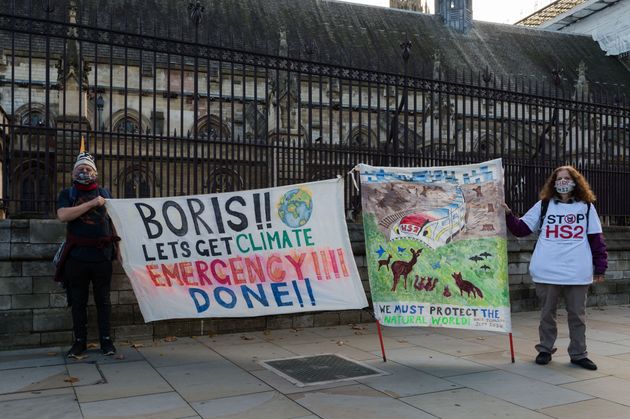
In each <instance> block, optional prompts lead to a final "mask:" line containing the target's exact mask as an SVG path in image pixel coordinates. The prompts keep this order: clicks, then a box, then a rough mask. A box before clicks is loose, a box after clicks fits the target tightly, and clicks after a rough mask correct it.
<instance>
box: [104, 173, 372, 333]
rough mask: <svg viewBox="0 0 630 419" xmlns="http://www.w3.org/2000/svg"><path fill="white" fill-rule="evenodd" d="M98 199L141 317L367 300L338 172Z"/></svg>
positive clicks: (312, 307)
mask: <svg viewBox="0 0 630 419" xmlns="http://www.w3.org/2000/svg"><path fill="white" fill-rule="evenodd" d="M106 205H107V210H108V212H109V214H110V216H111V218H112V221H113V223H114V225H115V227H116V230H117V231H118V234H119V236H120V237H121V238H122V241H121V253H122V258H123V268H124V269H125V272H126V273H127V276H128V277H129V278H130V280H131V285H132V286H133V290H134V292H135V294H136V297H137V299H138V303H139V305H140V309H141V311H142V315H143V316H144V319H145V321H154V320H162V319H174V318H195V317H241V316H246V317H252V316H262V315H270V314H282V313H292V312H299V311H318V310H347V309H357V308H363V307H365V306H367V301H366V298H365V294H364V291H363V286H362V285H361V280H360V277H359V274H358V271H357V267H356V264H355V261H354V257H353V254H352V250H351V247H350V241H349V239H348V230H347V227H346V222H345V218H344V211H343V180H341V179H333V180H327V181H321V182H313V183H306V184H301V185H292V186H286V187H279V188H272V189H260V190H254V191H243V192H234V193H222V194H214V195H196V196H182V197H171V198H152V199H114V200H108V201H107V203H106Z"/></svg>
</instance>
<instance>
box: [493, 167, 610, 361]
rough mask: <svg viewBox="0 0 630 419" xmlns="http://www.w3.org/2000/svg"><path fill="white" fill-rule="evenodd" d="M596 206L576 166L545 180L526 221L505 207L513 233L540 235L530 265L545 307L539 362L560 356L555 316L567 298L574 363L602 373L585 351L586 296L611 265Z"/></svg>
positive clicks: (557, 172) (555, 173)
mask: <svg viewBox="0 0 630 419" xmlns="http://www.w3.org/2000/svg"><path fill="white" fill-rule="evenodd" d="M594 202H595V194H593V191H592V190H591V187H590V186H589V184H588V182H587V181H586V179H585V178H584V176H582V174H580V172H578V171H577V170H576V169H575V168H574V167H572V166H561V167H558V168H556V169H555V170H554V171H553V173H552V174H551V176H549V178H548V179H547V181H546V182H545V185H544V186H543V188H542V190H541V192H540V201H538V202H537V203H536V204H535V205H534V206H533V207H532V208H531V209H530V210H529V211H527V213H526V214H525V215H524V216H523V217H522V218H520V219H519V218H517V217H516V216H514V215H513V214H512V211H511V210H510V208H509V207H508V206H507V205H506V204H503V207H504V208H505V212H506V221H507V227H508V229H509V230H510V231H511V232H512V234H514V235H515V236H517V237H523V236H527V235H529V234H531V233H532V232H538V233H539V236H538V241H537V242H536V247H535V249H534V253H533V255H532V259H531V262H530V264H529V272H530V274H531V277H532V280H533V281H534V283H535V284H536V295H537V296H538V297H539V299H540V304H541V312H540V325H539V327H538V331H539V335H540V343H539V344H538V345H536V350H537V351H538V356H537V357H536V363H537V364H540V365H546V364H548V363H549V362H550V361H551V355H552V354H553V353H555V352H556V348H555V347H554V343H555V341H556V338H557V336H558V329H557V324H556V312H557V309H558V300H559V298H560V296H561V295H564V299H565V303H566V310H567V314H568V323H569V337H570V340H571V342H570V343H569V347H568V352H569V356H570V357H571V363H573V364H576V365H579V366H580V367H582V368H586V369H589V370H596V369H597V365H595V363H594V362H593V361H591V360H590V359H589V358H588V352H587V351H586V296H587V292H588V288H589V286H590V284H592V283H593V282H602V281H603V280H604V273H605V272H606V268H607V267H608V261H607V251H606V244H605V243H604V237H603V235H602V226H601V224H600V222H599V217H598V216H597V211H596V210H595V206H594V205H593V203H594Z"/></svg>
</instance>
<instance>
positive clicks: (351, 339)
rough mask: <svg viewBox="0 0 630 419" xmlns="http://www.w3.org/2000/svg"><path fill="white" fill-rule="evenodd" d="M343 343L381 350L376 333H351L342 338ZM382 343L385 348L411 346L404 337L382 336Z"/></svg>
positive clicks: (368, 349) (369, 349)
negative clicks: (351, 334)
mask: <svg viewBox="0 0 630 419" xmlns="http://www.w3.org/2000/svg"><path fill="white" fill-rule="evenodd" d="M342 340H343V342H344V344H345V345H349V346H353V347H355V348H357V349H361V350H362V351H369V352H374V351H379V352H380V350H381V343H380V340H379V338H378V335H353V336H348V337H346V338H343V339H342ZM383 345H385V350H390V349H398V348H410V347H412V346H413V344H412V343H409V342H408V341H407V339H406V338H404V337H400V336H399V337H389V338H388V337H385V336H384V337H383Z"/></svg>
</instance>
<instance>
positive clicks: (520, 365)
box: [465, 351, 605, 385]
mask: <svg viewBox="0 0 630 419" xmlns="http://www.w3.org/2000/svg"><path fill="white" fill-rule="evenodd" d="M465 358H466V359H469V360H471V361H474V362H478V363H480V364H485V365H488V366H492V367H494V368H499V369H501V370H504V371H507V372H509V373H512V374H518V375H522V376H524V377H529V378H533V379H535V380H540V381H543V382H545V383H549V384H555V385H557V384H566V383H571V382H574V381H577V380H579V379H587V378H593V376H602V375H605V374H602V373H599V372H593V371H586V370H584V369H582V368H580V369H579V371H578V370H576V369H575V368H571V367H570V366H569V365H567V364H568V363H569V359H568V357H567V358H566V360H565V361H560V362H559V361H558V360H557V359H554V360H552V362H551V363H550V364H548V365H538V364H536V363H535V362H534V360H533V358H526V359H519V358H516V360H515V362H514V363H512V360H511V357H510V353H509V352H507V351H504V352H489V353H485V354H476V355H470V356H467V357H465ZM576 372H577V373H578V374H576ZM580 373H581V374H580Z"/></svg>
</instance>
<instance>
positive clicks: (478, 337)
mask: <svg viewBox="0 0 630 419" xmlns="http://www.w3.org/2000/svg"><path fill="white" fill-rule="evenodd" d="M477 340H486V338H484V337H483V336H477Z"/></svg>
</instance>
